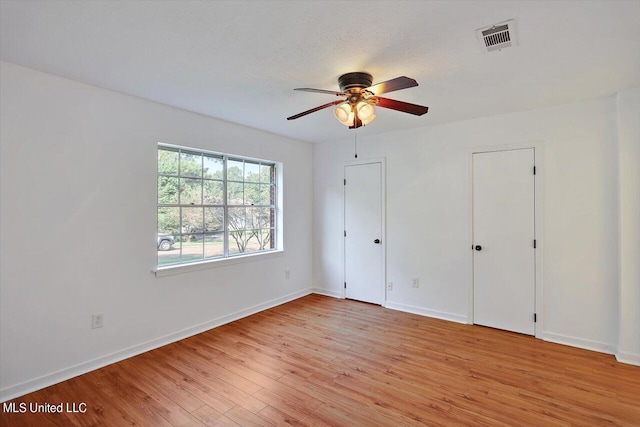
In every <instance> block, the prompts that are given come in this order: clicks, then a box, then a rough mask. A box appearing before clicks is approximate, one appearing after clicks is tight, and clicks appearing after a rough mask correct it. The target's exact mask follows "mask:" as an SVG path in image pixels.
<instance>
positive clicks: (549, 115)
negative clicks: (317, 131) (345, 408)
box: [314, 97, 618, 353]
mask: <svg viewBox="0 0 640 427" xmlns="http://www.w3.org/2000/svg"><path fill="white" fill-rule="evenodd" d="M432 107H433V108H437V106H432ZM394 114H398V113H396V112H393V111H388V110H385V111H380V112H379V114H378V119H377V120H393V115H394ZM416 120H424V121H425V123H428V121H429V119H428V115H427V116H425V117H423V118H416ZM371 126H375V122H374V123H373V124H372V125H371ZM358 131H359V137H358V147H359V150H358V151H359V159H367V158H378V157H386V159H387V201H386V203H387V204H386V208H387V236H386V242H387V247H386V249H387V281H392V282H393V284H394V288H393V291H391V292H388V294H387V305H389V306H391V307H394V308H400V309H405V310H409V311H414V312H419V313H423V314H427V315H431V316H436V317H442V318H445V319H450V320H457V321H463V322H465V321H469V320H470V319H468V309H469V305H470V303H471V301H470V296H469V291H470V286H471V241H470V225H471V213H470V212H471V210H470V195H469V192H470V176H469V174H470V169H469V157H470V155H469V151H470V150H471V149H472V148H473V147H487V146H500V145H505V144H514V143H516V144H517V143H526V142H533V141H535V142H540V143H541V145H542V146H543V150H542V151H543V153H542V160H543V162H542V167H541V168H540V169H539V173H540V174H541V175H540V176H539V178H542V179H543V188H542V198H543V200H542V203H543V208H542V212H541V215H542V220H543V224H544V230H543V234H542V238H541V240H540V241H539V242H538V243H539V244H540V245H541V249H540V251H539V253H543V259H542V262H543V269H544V270H543V271H544V274H543V286H544V287H543V292H544V293H543V308H542V310H540V309H539V308H538V312H539V315H541V317H542V319H541V320H542V328H543V336H544V338H546V339H549V340H554V341H559V342H564V343H568V344H573V345H577V346H581V347H586V348H592V349H597V350H600V351H606V352H610V353H613V352H614V351H615V348H616V345H617V340H618V338H617V333H618V316H617V312H618V238H617V234H618V208H617V206H618V199H617V180H618V178H617V149H616V102H615V98H614V97H609V98H603V99H596V100H591V101H588V102H582V103H576V104H571V105H564V106H559V107H554V108H546V109H540V110H534V111H527V112H521V113H513V114H507V115H500V116H494V117H488V118H482V119H476V120H469V121H463V122H456V123H450V124H445V125H437V126H430V127H424V128H421V129H412V130H406V131H401V132H393V133H389V134H384V135H378V136H373V135H368V134H367V131H366V128H365V129H362V128H361V129H360V130H358ZM347 133H348V135H349V136H350V138H349V139H346V140H344V141H341V142H336V143H327V144H322V145H316V146H314V208H315V216H314V223H315V230H314V243H315V246H314V251H315V257H314V286H315V287H316V288H323V289H324V292H325V293H328V294H333V295H340V294H341V293H342V283H343V281H344V280H343V260H342V258H341V257H339V256H336V254H342V245H343V232H342V212H343V185H342V176H343V164H344V162H346V161H350V160H352V159H353V149H354V142H353V131H349V132H347V131H346V130H345V135H346V134H347ZM413 277H419V278H420V288H418V289H415V288H412V287H411V278H413Z"/></svg>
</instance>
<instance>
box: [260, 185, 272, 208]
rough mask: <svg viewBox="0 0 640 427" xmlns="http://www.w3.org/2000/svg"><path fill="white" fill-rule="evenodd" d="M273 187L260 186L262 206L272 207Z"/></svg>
mask: <svg viewBox="0 0 640 427" xmlns="http://www.w3.org/2000/svg"><path fill="white" fill-rule="evenodd" d="M273 188H274V187H273V185H265V184H261V185H260V199H259V202H260V204H261V205H271V204H272V203H271V193H272V190H273Z"/></svg>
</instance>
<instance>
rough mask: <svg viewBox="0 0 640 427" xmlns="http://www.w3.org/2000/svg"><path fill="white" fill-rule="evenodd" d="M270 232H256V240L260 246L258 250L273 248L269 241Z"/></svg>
mask: <svg viewBox="0 0 640 427" xmlns="http://www.w3.org/2000/svg"><path fill="white" fill-rule="evenodd" d="M271 236H272V234H271V230H258V231H257V232H256V239H257V241H258V244H259V246H260V250H261V251H264V250H269V249H271V248H273V242H272V241H271Z"/></svg>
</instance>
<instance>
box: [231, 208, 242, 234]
mask: <svg viewBox="0 0 640 427" xmlns="http://www.w3.org/2000/svg"><path fill="white" fill-rule="evenodd" d="M245 211H246V209H245V208H229V218H228V222H229V230H243V229H244V228H245V223H246V218H245Z"/></svg>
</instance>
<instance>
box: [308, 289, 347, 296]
mask: <svg viewBox="0 0 640 427" xmlns="http://www.w3.org/2000/svg"><path fill="white" fill-rule="evenodd" d="M313 293H314V294H318V295H324V296H327V297H333V298H343V295H342V292H340V291H332V290H330V289H323V288H313Z"/></svg>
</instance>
